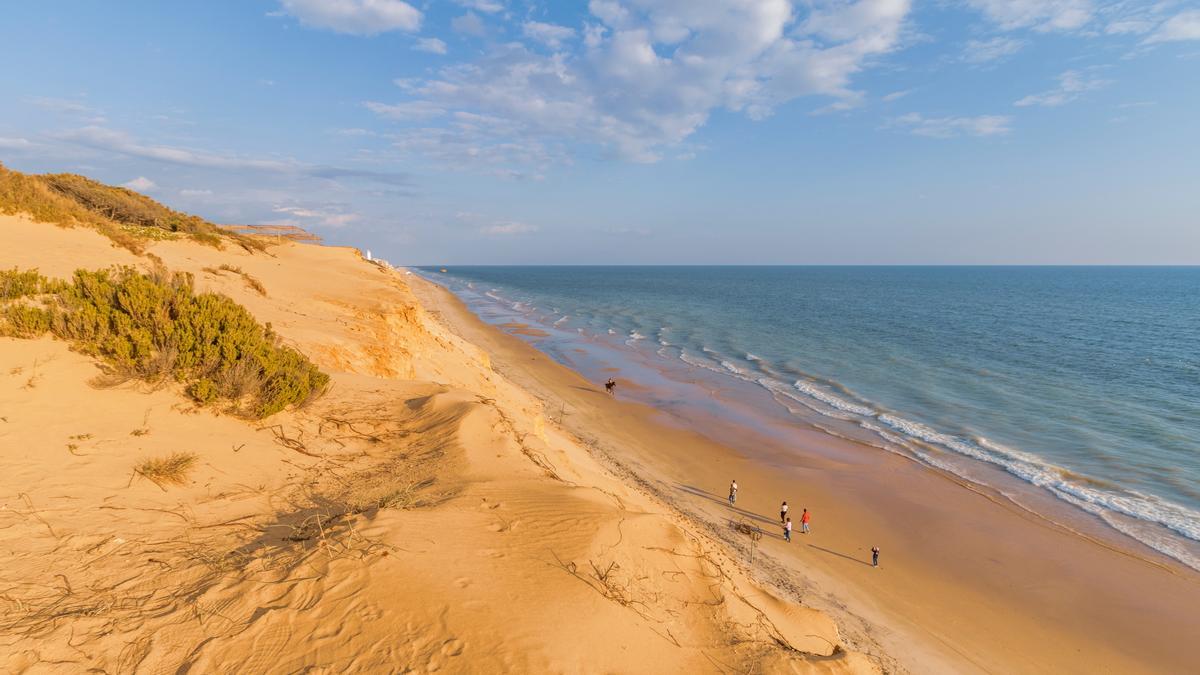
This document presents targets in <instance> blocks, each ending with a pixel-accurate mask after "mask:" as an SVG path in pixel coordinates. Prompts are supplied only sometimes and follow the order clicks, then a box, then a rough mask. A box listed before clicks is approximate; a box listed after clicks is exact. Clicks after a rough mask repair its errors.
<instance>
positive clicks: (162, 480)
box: [133, 452, 199, 487]
mask: <svg viewBox="0 0 1200 675" xmlns="http://www.w3.org/2000/svg"><path fill="white" fill-rule="evenodd" d="M198 459H199V457H197V456H196V455H195V454H194V453H190V452H173V453H171V454H169V455H167V456H166V457H157V458H153V459H146V460H142V461H141V462H139V463H138V465H137V466H135V467H133V470H134V472H135V473H137V474H138V475H139V476H142V477H143V478H145V479H147V480H150V481H152V482H154V484H155V485H158V486H159V487H163V486H164V485H183V484H184V483H185V482H186V481H187V475H188V473H190V472H191V470H192V469H193V468H195V466H196V461H197V460H198Z"/></svg>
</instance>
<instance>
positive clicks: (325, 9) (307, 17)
mask: <svg viewBox="0 0 1200 675" xmlns="http://www.w3.org/2000/svg"><path fill="white" fill-rule="evenodd" d="M280 4H281V5H282V6H283V8H284V10H286V11H287V13H288V14H291V15H292V16H294V17H296V18H297V19H299V20H300V23H302V24H304V25H306V26H310V27H312V28H328V29H329V30H332V31H336V32H338V33H347V34H350V35H378V34H379V33H386V32H388V31H393V30H401V31H406V32H412V31H416V30H419V29H420V28H421V12H420V11H419V10H418V9H416V8H415V7H413V6H412V5H410V4H408V3H407V2H403V1H402V0H280Z"/></svg>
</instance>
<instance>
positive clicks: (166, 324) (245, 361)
mask: <svg viewBox="0 0 1200 675" xmlns="http://www.w3.org/2000/svg"><path fill="white" fill-rule="evenodd" d="M45 333H50V334H52V335H54V336H55V337H58V338H60V339H63V340H66V341H68V342H70V343H71V345H72V347H73V348H74V349H76V350H77V351H80V352H83V353H86V354H90V355H93V356H96V357H97V358H99V359H100V360H101V361H102V362H103V363H104V364H105V368H106V370H107V374H108V377H106V378H105V379H106V380H108V381H112V382H120V381H125V380H130V379H136V380H141V381H145V382H162V381H164V380H167V379H173V380H175V381H177V382H179V383H181V384H183V385H184V386H185V389H186V391H187V393H188V394H189V395H190V396H191V397H192V398H193V399H195V400H196V401H197V402H199V403H201V404H205V405H208V404H218V403H221V402H224V403H226V404H227V407H228V409H229V410H230V411H232V412H235V413H237V414H239V415H243V416H246V417H252V418H262V417H266V416H268V415H272V414H274V413H276V412H279V411H280V410H283V409H284V408H286V407H288V406H290V405H301V404H304V403H305V402H307V401H309V400H310V399H312V398H313V397H315V396H318V395H319V394H320V393H321V392H323V391H324V389H325V387H326V385H327V384H328V382H329V376H328V375H326V374H325V373H322V372H321V371H320V370H318V369H317V367H316V366H315V365H313V363H312V362H311V361H309V360H308V358H307V357H305V356H304V355H303V354H301V353H300V352H298V351H296V350H295V349H292V348H290V347H287V346H284V345H281V344H280V343H279V339H278V337H277V336H276V335H275V333H274V332H273V331H272V330H271V327H270V325H267V326H264V325H262V324H260V323H259V322H258V321H257V320H255V318H254V317H253V316H252V315H251V314H250V313H249V312H248V311H247V310H246V309H245V308H244V307H242V306H241V305H239V304H237V303H236V302H234V301H233V300H231V299H229V298H228V297H226V296H224V295H219V294H216V293H196V292H195V290H194V287H193V284H192V277H191V275H189V274H183V273H172V272H167V271H165V270H157V271H155V272H152V273H149V274H143V273H141V272H139V271H137V270H135V269H133V268H129V267H121V268H114V269H111V270H99V271H88V270H77V271H76V272H75V275H74V277H73V278H72V279H71V281H69V282H67V281H60V280H53V279H47V278H46V277H43V276H42V275H40V274H38V273H37V272H36V271H30V270H16V269H13V270H7V271H4V270H0V335H3V336H8V337H17V338H34V337H39V336H41V335H43V334H45Z"/></svg>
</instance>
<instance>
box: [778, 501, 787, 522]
mask: <svg viewBox="0 0 1200 675" xmlns="http://www.w3.org/2000/svg"><path fill="white" fill-rule="evenodd" d="M787 511H788V505H787V502H784V503H783V504H782V505H780V507H779V522H781V523H782V522H783V521H785V520H787Z"/></svg>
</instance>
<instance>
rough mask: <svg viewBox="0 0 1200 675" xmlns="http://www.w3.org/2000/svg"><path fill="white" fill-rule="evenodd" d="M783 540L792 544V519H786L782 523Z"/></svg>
mask: <svg viewBox="0 0 1200 675" xmlns="http://www.w3.org/2000/svg"><path fill="white" fill-rule="evenodd" d="M783 538H784V540H785V541H787V543H789V544H790V543H792V519H791V518H788V519H787V520H785V521H783Z"/></svg>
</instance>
